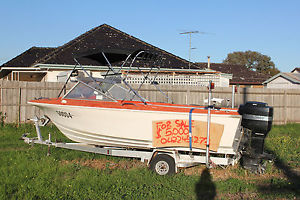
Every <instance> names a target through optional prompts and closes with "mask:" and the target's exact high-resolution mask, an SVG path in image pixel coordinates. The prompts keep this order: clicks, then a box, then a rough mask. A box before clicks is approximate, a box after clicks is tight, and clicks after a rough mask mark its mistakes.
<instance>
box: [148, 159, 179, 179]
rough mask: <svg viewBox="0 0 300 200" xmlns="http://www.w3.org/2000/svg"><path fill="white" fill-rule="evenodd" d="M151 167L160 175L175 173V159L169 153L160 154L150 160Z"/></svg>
mask: <svg viewBox="0 0 300 200" xmlns="http://www.w3.org/2000/svg"><path fill="white" fill-rule="evenodd" d="M150 169H151V170H152V171H154V172H155V173H157V174H158V175H161V176H164V175H172V174H174V173H175V161H174V159H173V158H172V157H171V156H169V155H167V154H158V155H156V156H155V157H154V158H153V159H152V160H151V162H150Z"/></svg>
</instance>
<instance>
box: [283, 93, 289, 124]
mask: <svg viewBox="0 0 300 200" xmlns="http://www.w3.org/2000/svg"><path fill="white" fill-rule="evenodd" d="M283 95H284V104H283V105H284V124H287V121H288V119H287V118H288V113H287V92H286V90H284V93H283Z"/></svg>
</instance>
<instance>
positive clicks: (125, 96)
mask: <svg viewBox="0 0 300 200" xmlns="http://www.w3.org/2000/svg"><path fill="white" fill-rule="evenodd" d="M63 98H66V99H86V100H98V101H116V100H123V101H124V100H125V101H129V100H132V101H140V99H139V98H138V97H137V96H135V95H134V93H133V92H132V91H130V90H128V89H125V88H124V87H122V86H121V85H119V84H110V83H104V82H90V83H84V82H78V83H77V84H76V85H75V86H74V87H73V88H72V89H71V90H70V92H68V93H67V94H66V95H65V96H64V97H63Z"/></svg>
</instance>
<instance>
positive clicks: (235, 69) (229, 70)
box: [196, 63, 270, 88]
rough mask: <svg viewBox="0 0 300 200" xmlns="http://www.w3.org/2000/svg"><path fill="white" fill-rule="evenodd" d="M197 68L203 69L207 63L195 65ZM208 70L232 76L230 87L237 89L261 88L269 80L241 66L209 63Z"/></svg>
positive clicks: (266, 76)
mask: <svg viewBox="0 0 300 200" xmlns="http://www.w3.org/2000/svg"><path fill="white" fill-rule="evenodd" d="M196 64H197V65H198V66H199V68H204V67H205V66H207V63H196ZM209 67H210V69H212V70H215V71H219V72H221V73H225V74H232V79H230V82H229V84H230V85H236V86H239V87H252V88H259V87H263V82H264V81H265V80H267V79H268V78H270V76H269V75H266V74H262V73H259V72H256V71H252V70H249V69H248V68H247V67H246V66H243V65H231V64H223V63H210V65H209Z"/></svg>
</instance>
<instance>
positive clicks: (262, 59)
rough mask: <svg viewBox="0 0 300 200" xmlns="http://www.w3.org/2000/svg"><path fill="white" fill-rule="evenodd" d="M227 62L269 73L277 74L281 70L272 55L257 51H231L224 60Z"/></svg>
mask: <svg viewBox="0 0 300 200" xmlns="http://www.w3.org/2000/svg"><path fill="white" fill-rule="evenodd" d="M223 63H225V64H234V65H244V66H246V67H247V68H248V69H250V70H253V71H257V72H261V73H264V74H268V75H272V76H273V75H275V74H277V73H279V72H280V71H279V70H278V69H277V68H276V67H275V64H274V62H273V61H271V57H269V56H267V55H263V54H261V53H259V52H256V51H245V52H242V51H237V52H233V53H229V54H228V55H227V58H226V59H225V60H224V61H223Z"/></svg>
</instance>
